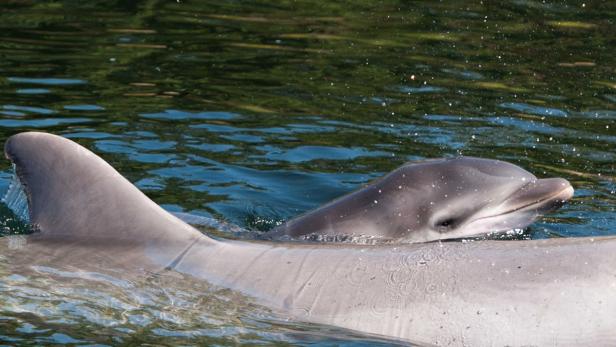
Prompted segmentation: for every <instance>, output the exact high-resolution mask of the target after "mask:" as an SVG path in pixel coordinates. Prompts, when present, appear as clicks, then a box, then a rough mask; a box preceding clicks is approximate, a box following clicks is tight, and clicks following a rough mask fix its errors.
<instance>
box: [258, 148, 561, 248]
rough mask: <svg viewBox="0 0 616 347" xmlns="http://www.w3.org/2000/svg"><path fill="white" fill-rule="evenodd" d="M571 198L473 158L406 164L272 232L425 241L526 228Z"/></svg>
mask: <svg viewBox="0 0 616 347" xmlns="http://www.w3.org/2000/svg"><path fill="white" fill-rule="evenodd" d="M572 196H573V188H572V187H571V185H570V184H569V182H568V181H567V180H565V179H562V178H544V179H538V178H537V177H535V176H534V175H533V174H531V173H530V172H528V171H526V170H524V169H522V168H520V167H518V166H516V165H513V164H510V163H507V162H503V161H498V160H489V159H480V158H472V157H460V158H452V159H435V160H427V161H423V162H419V163H409V164H406V165H404V166H402V167H400V168H398V169H396V170H394V171H393V172H391V173H390V174H388V175H386V176H385V177H383V178H381V179H380V180H378V181H376V182H375V183H373V184H370V185H368V186H366V187H364V188H362V189H360V190H358V191H355V192H353V193H351V194H348V195H345V196H343V197H341V198H339V199H337V200H334V201H333V202H330V203H328V204H326V205H325V206H322V207H319V208H317V209H316V210H313V211H311V212H308V213H306V214H304V215H301V216H299V217H297V218H294V219H292V220H290V221H288V222H287V223H285V224H283V225H281V226H279V227H277V228H275V229H274V230H272V231H271V233H270V236H271V237H272V238H276V237H281V236H283V235H287V236H291V237H298V236H305V235H326V236H340V235H344V236H351V237H353V236H358V237H366V236H367V237H373V238H379V239H386V240H396V241H405V242H423V241H433V240H440V239H451V238H462V237H470V236H477V235H480V234H487V233H496V232H502V231H508V230H512V229H517V228H524V227H526V226H528V225H529V224H531V223H532V222H533V221H534V220H535V219H537V217H539V216H540V215H541V214H543V213H545V212H548V211H550V210H554V209H556V208H558V207H559V206H561V205H562V204H563V203H564V202H565V201H566V200H569V199H570V198H571V197H572Z"/></svg>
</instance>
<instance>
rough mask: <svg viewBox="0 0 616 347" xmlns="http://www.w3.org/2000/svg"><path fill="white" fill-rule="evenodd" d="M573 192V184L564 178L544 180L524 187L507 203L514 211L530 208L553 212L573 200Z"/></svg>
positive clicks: (508, 199)
mask: <svg viewBox="0 0 616 347" xmlns="http://www.w3.org/2000/svg"><path fill="white" fill-rule="evenodd" d="M573 192H574V190H573V187H572V186H571V183H569V181H567V180H566V179H564V178H542V179H538V180H535V181H532V182H529V183H527V184H526V185H524V186H522V187H521V188H520V189H519V190H518V191H517V192H515V193H514V194H512V195H511V196H510V197H509V198H507V200H506V203H507V205H509V206H511V208H512V209H514V210H517V209H521V208H525V207H530V206H533V207H536V208H537V209H541V210H552V209H555V208H558V207H560V206H562V204H563V203H564V202H565V201H567V200H569V199H571V198H572V197H573ZM535 205H536V206H535Z"/></svg>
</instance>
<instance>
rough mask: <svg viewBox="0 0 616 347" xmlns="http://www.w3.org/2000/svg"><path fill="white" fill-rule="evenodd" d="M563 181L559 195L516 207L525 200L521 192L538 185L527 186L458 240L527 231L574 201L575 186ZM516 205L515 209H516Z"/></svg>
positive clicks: (463, 231) (476, 220)
mask: <svg viewBox="0 0 616 347" xmlns="http://www.w3.org/2000/svg"><path fill="white" fill-rule="evenodd" d="M559 180H560V181H559V182H558V183H559V184H562V188H561V189H559V190H557V191H556V192H554V191H552V192H551V193H550V194H544V195H542V196H538V197H536V198H533V199H531V200H526V201H525V203H522V204H520V203H515V201H512V200H516V199H520V197H523V196H524V195H523V194H520V192H522V193H523V192H524V189H527V188H529V187H530V185H533V184H537V182H529V183H528V184H525V185H524V186H522V187H521V188H520V189H519V190H518V191H517V192H516V193H514V194H512V195H510V196H509V197H507V198H506V199H505V200H504V201H503V202H502V203H501V204H500V205H499V206H497V207H494V208H493V209H490V210H489V211H486V213H485V214H483V215H479V216H477V217H476V218H471V220H470V221H468V222H466V223H464V224H463V226H461V228H460V229H459V230H457V231H456V232H455V234H459V236H458V237H472V236H474V235H479V234H484V233H485V232H486V231H489V232H490V233H499V232H504V231H509V230H513V229H522V228H525V227H527V226H528V225H530V224H531V223H533V222H534V221H535V220H536V219H537V218H538V217H540V216H541V215H542V214H544V213H546V212H549V211H551V210H554V209H556V208H558V207H560V206H562V204H564V203H565V202H566V201H567V200H569V199H571V198H572V197H573V194H574V189H573V187H572V186H571V184H569V182H567V181H566V180H564V179H559ZM538 181H541V180H538ZM514 203H515V204H514ZM512 204H514V205H513V206H512ZM452 234H453V233H452ZM452 234H449V235H448V236H447V238H450V237H451V235H452Z"/></svg>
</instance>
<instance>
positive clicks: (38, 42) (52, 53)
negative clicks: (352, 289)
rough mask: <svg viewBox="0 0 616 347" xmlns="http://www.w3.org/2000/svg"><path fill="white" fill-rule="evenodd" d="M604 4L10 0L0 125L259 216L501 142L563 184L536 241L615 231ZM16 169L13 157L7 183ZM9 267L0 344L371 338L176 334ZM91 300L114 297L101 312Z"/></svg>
mask: <svg viewBox="0 0 616 347" xmlns="http://www.w3.org/2000/svg"><path fill="white" fill-rule="evenodd" d="M615 19H616V5H614V3H611V2H608V1H606V2H600V1H588V2H586V3H583V2H573V1H571V2H566V1H565V2H562V1H559V2H539V1H524V0H520V1H504V2H491V1H487V2H484V3H482V2H479V1H476V2H473V3H467V2H465V1H451V2H448V3H432V2H409V1H380V2H375V1H348V2H344V1H338V2H308V1H270V2H268V1H246V2H242V3H239V2H235V1H183V0H181V1H177V2H176V1H154V0H153V1H136V2H123V1H84V2H82V1H68V0H67V1H53V2H51V1H50V2H43V1H22V0H19V1H12V0H8V1H3V2H1V3H0V141H1V142H4V140H5V139H6V138H7V137H8V136H9V135H11V134H14V133H17V132H21V131H24V130H42V131H49V132H53V133H57V134H62V135H63V136H66V137H69V138H71V139H73V140H75V141H77V142H79V143H81V144H83V145H85V146H86V147H88V148H90V149H92V150H93V151H95V152H96V153H98V154H100V155H101V156H102V157H103V158H105V159H106V160H108V161H109V162H110V163H111V164H112V165H113V166H114V167H116V168H117V169H118V170H119V171H120V172H121V173H122V174H124V175H125V176H127V177H128V178H129V179H130V180H131V181H133V182H135V183H136V185H137V186H138V187H139V188H140V189H142V190H143V191H145V192H146V193H147V194H148V195H149V196H150V197H151V198H153V199H154V200H155V201H156V202H158V203H159V204H161V205H163V206H164V207H165V208H167V209H168V210H171V211H175V212H188V213H191V214H195V215H204V216H210V217H214V218H216V219H218V220H226V221H229V222H232V223H235V224H238V225H240V226H242V227H245V228H248V229H252V230H267V229H269V228H271V227H272V226H274V225H276V224H277V223H280V222H281V221H284V220H286V219H288V218H290V217H292V216H294V215H297V214H299V213H301V212H303V211H306V210H308V209H311V208H314V207H316V206H318V205H320V204H322V203H324V202H326V201H328V200H330V199H332V198H334V197H336V196H339V195H341V194H343V193H346V192H349V191H351V190H353V189H355V188H357V187H358V186H360V185H361V184H363V183H366V182H368V181H369V180H371V179H373V178H375V177H378V176H380V175H382V174H384V173H386V172H388V171H390V170H392V169H394V168H396V167H397V166H399V165H401V164H402V163H404V162H406V161H408V160H415V159H422V158H432V157H443V156H457V155H470V156H478V157H486V158H494V159H501V160H506V161H510V162H513V163H515V164H518V165H520V166H522V167H524V168H526V169H527V170H529V171H531V172H533V173H535V174H536V175H537V176H539V177H547V176H560V177H564V178H567V179H568V180H570V181H571V182H572V184H573V186H574V187H575V189H576V195H575V198H574V199H573V201H572V202H571V203H570V204H568V205H566V206H565V207H564V208H562V209H561V210H560V211H558V212H557V213H554V214H551V215H549V216H547V217H545V218H543V219H542V220H541V221H539V222H538V223H535V224H534V225H533V226H532V227H531V228H530V230H529V236H530V237H532V238H544V237H570V236H588V235H608V234H616V215H615V214H614V209H615V207H616V203H615V202H616V169H615V164H614V163H615V161H616V49H615V47H616V36H615V35H614V33H616V25H615V23H614V20H615ZM10 175H11V170H10V165H9V163H8V162H5V163H4V164H3V171H2V175H1V177H0V186H1V187H0V188H2V190H3V191H4V190H6V189H7V187H8V184H9V182H10ZM58 198H61V197H58ZM2 211H3V212H2V214H3V215H2V216H0V219H2V220H3V222H2V223H5V224H6V225H7V226H6V228H5V230H4V232H5V233H14V232H19V231H20V229H19V227H16V226H14V225H13V224H11V222H10V220H11V219H13V218H14V216H12V215H11V213H10V212H8V210H7V209H6V208H3V210H2ZM3 272H5V273H3V274H2V276H3V277H2V278H0V290H1V291H0V305H1V307H2V309H1V312H0V341H2V342H6V343H7V344H16V343H25V342H26V341H38V342H32V344H37V343H43V342H44V343H59V344H69V345H70V344H89V343H101V344H117V343H141V342H143V343H158V344H175V343H178V338H181V340H179V341H183V342H184V343H189V344H190V343H205V342H204V341H205V340H200V339H203V338H204V336H205V338H212V339H214V338H215V340H211V341H210V340H208V341H209V342H208V343H219V344H235V343H241V342H254V343H257V342H258V343H284V342H290V343H301V344H313V343H316V344H336V343H348V344H361V343H365V344H370V343H372V342H374V341H373V340H369V339H362V338H356V337H354V336H351V335H348V337H344V336H346V335H344V334H341V333H333V335H339V336H343V338H342V340H336V339H333V338H331V337H330V336H332V335H328V334H325V333H322V334H321V335H319V333H316V332H315V333H306V334H303V335H302V334H297V333H298V332H300V331H304V330H308V331H310V329H311V328H306V327H305V326H304V325H293V324H290V325H289V326H285V327H283V328H281V327H280V326H278V325H276V324H274V323H271V322H270V323H267V324H265V323H255V322H254V321H253V320H251V318H250V319H249V318H247V316H246V315H239V316H240V317H239V318H238V319H237V320H230V323H229V321H227V320H226V319H222V318H220V317H218V318H220V319H219V320H221V321H224V322H225V323H224V324H222V323H221V324H219V325H217V324H218V323H217V321H216V318H217V316H216V314H210V316H212V315H214V318H212V317H210V318H211V319H212V321H207V322H206V323H204V324H206V325H208V324H209V325H213V326H215V327H217V328H216V329H214V328H212V329H209V328H207V329H206V328H202V329H196V330H194V329H193V330H190V331H189V332H186V331H185V330H182V327H183V326H186V324H184V323H182V324H179V323H178V322H179V321H182V320H175V321H174V320H171V322H172V323H169V322H170V321H169V320H166V319H165V318H164V314H162V315H161V314H157V313H156V312H159V313H160V312H164V310H163V309H162V308H161V304H160V302H158V301H156V300H153V301H152V302H153V304H152V305H151V307H152V310H150V311H148V310H145V309H144V310H141V309H140V310H141V311H139V310H137V309H128V308H126V307H124V306H122V305H119V306H117V307H116V306H113V305H111V308H110V307H108V306H109V305H107V306H105V305H101V306H96V305H95V304H92V305H90V306H91V307H88V309H87V310H86V309H84V308H83V307H82V306H80V305H81V304H83V302H85V301H79V300H78V299H75V298H74V297H73V296H71V295H67V294H66V293H65V292H60V294H58V295H57V296H56V297H54V300H55V301H54V302H56V303H58V302H59V304H57V305H50V304H49V303H48V302H47V303H45V302H44V301H43V302H42V301H40V300H39V301H37V300H36V298H37V295H39V293H38V292H36V290H35V289H36V287H37V286H41V287H42V288H43V287H45V286H44V284H45V283H46V282H44V281H43V280H41V281H39V282H38V283H37V282H36V281H35V282H34V284H32V285H31V286H30V287H28V286H25V284H24V283H29V281H25V282H24V280H23V279H22V278H13V277H12V276H14V275H12V274H11V271H10V269H5V270H3ZM43 272H44V271H43ZM37 273H38V274H39V275H40V274H41V272H40V271H39V272H37ZM142 289H145V288H142ZM39 290H44V288H43V289H39ZM178 290H179V289H178ZM15 293H21V294H19V295H18V296H19V297H20V298H21V299H20V300H14V296H15V295H16V294H15ZM62 293H64V294H62ZM111 293H114V292H113V291H112V292H111ZM146 293H149V292H147V291H146ZM52 294H53V293H52ZM52 294H49V295H52ZM56 294H57V293H56ZM107 294H109V293H107ZM41 295H42V294H41ZM54 295H55V294H54ZM62 295H65V296H62ZM165 298H168V297H165ZM81 299H83V298H81ZM83 300H85V299H83ZM110 300H111V299H110ZM137 301H138V300H137ZM171 301H173V300H171ZM105 302H107V301H105ZM128 302H131V301H130V300H128ZM46 305H48V306H49V307H48V309H49V310H51V309H52V308H53V309H54V310H59V311H54V312H52V313H49V312H47V311H45V310H44V308H45V307H47V306H46ZM62 305H65V306H62ZM83 305H85V304H83ZM127 305H128V304H127ZM131 305H132V304H131ZM137 306H138V305H137V304H134V305H133V306H130V307H131V308H132V307H137ZM146 306H147V304H146ZM58 307H60V309H58ZM62 307H65V309H62ZM169 307H173V305H170V304H169ZM154 308H157V309H154ZM169 309H170V310H173V309H172V308H169ZM105 310H108V311H114V310H119V311H121V312H128V313H126V314H124V316H122V315H121V314H118V315H114V314H109V317H111V318H108V320H97V319H94V318H93V317H95V316H96V317H99V316H97V315H100V314H101V312H104V311H105ZM122 310H123V311H122ZM156 310H160V311H156ZM193 311H195V312H196V309H193ZM193 311H189V312H193ZM182 312H184V313H185V311H182ZM112 313H113V312H112ZM115 313H117V312H115ZM47 317H53V318H50V319H47ZM135 317H137V318H135ZM161 317H162V318H161ZM227 318H228V317H227ZM183 319H184V321H182V322H185V321H186V320H189V321H191V319H193V318H192V316H191V315H190V314H187V316H186V317H183ZM199 319H201V318H199ZM196 321H201V320H198V319H197V320H196ZM247 321H250V322H247ZM192 322H193V323H194V322H195V320H192ZM165 324H170V326H168V327H166V328H165ZM259 324H265V326H261V325H259ZM209 325H208V326H209ZM161 326H162V327H163V328H161ZM221 326H224V327H225V328H224V329H227V330H224V329H223V328H221ZM102 327H104V331H105V333H104V334H101V329H102ZM208 329H209V330H208ZM242 329H244V330H242ZM246 329H248V331H249V332H250V333H249V334H247V333H245V332H246V331H247V330H246ZM312 330H314V331H319V329H316V328H314V329H312ZM1 331H5V333H2V332H1ZM221 331H223V332H225V333H221ZM270 331H271V333H266V332H270ZM289 331H290V332H289ZM217 334H219V335H217ZM54 336H55V337H54ZM247 336H248V337H247ZM281 336H283V337H281ZM139 338H141V339H143V340H139ZM11 339H13V340H11ZM36 339H39V340H36ZM131 339H132V340H131ZM135 339H137V340H135ZM341 341H342V342H341Z"/></svg>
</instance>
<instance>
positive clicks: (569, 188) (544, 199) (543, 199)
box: [476, 186, 573, 221]
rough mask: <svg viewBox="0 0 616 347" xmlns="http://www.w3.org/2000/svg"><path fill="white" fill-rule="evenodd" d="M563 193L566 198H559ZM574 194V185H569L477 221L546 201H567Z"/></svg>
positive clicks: (528, 207)
mask: <svg viewBox="0 0 616 347" xmlns="http://www.w3.org/2000/svg"><path fill="white" fill-rule="evenodd" d="M569 191H570V192H569ZM563 193H564V194H563ZM561 195H565V196H566V198H562V199H558V197H559V196H561ZM572 196H573V187H571V186H567V187H566V188H564V189H561V190H559V191H558V192H556V193H554V194H551V195H548V196H546V197H544V198H541V199H539V200H535V201H533V202H531V203H529V204H526V205H522V206H519V207H515V208H512V209H510V210H508V211H505V212H503V213H499V214H493V215H490V216H485V217H481V218H478V219H476V221H478V220H482V219H488V218H493V217H499V216H505V215H509V214H512V213H514V212H517V211H521V210H527V209H530V208H532V207H534V206H537V205H540V204H542V203H544V202H546V201H551V200H561V201H562V202H565V201H567V200H569V199H570V198H571V197H572Z"/></svg>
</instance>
